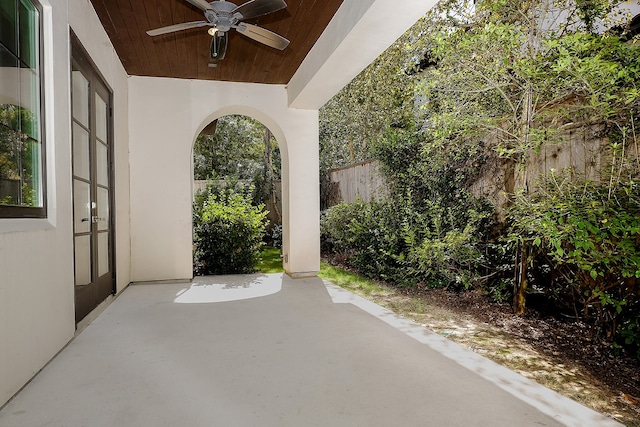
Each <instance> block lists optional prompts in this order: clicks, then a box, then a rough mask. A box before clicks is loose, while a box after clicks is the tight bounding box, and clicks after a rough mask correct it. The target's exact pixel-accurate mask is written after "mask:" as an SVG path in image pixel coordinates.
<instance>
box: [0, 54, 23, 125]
mask: <svg viewBox="0 0 640 427" xmlns="http://www.w3.org/2000/svg"><path fill="white" fill-rule="evenodd" d="M18 106H20V68H18V60H17V59H16V58H15V57H14V56H13V55H12V54H11V53H10V52H9V51H8V50H6V49H5V48H4V47H2V46H0V109H1V112H0V123H1V124H3V125H5V126H7V127H8V128H9V129H13V130H17V131H19V130H20V115H19V109H18Z"/></svg>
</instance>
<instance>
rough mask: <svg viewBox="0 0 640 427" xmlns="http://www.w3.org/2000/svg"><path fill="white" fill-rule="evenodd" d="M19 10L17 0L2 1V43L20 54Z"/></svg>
mask: <svg viewBox="0 0 640 427" xmlns="http://www.w3.org/2000/svg"><path fill="white" fill-rule="evenodd" d="M17 24H18V10H17V8H16V1H15V0H2V1H0V43H2V44H3V45H5V47H6V48H7V49H9V50H10V51H11V52H13V54H14V55H18V38H17V37H16V34H17V31H18V25H17Z"/></svg>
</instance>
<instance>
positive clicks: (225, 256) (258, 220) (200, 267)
mask: <svg viewBox="0 0 640 427" xmlns="http://www.w3.org/2000/svg"><path fill="white" fill-rule="evenodd" d="M201 198H204V201H203V202H201V204H199V203H196V204H195V206H194V227H193V232H194V237H193V242H194V264H195V268H196V273H197V274H229V273H232V274H235V273H252V272H253V271H255V268H256V266H257V265H258V262H259V261H260V249H261V247H262V246H263V243H262V240H263V237H264V235H265V231H266V223H267V219H266V216H267V214H268V212H266V211H265V210H264V205H259V206H253V205H252V204H251V199H250V197H249V196H248V195H247V194H243V193H241V192H237V191H235V190H234V189H233V188H225V189H222V190H216V189H215V188H213V187H210V188H209V191H208V192H207V193H206V194H205V195H201Z"/></svg>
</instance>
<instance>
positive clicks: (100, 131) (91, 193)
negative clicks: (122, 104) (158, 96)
mask: <svg viewBox="0 0 640 427" xmlns="http://www.w3.org/2000/svg"><path fill="white" fill-rule="evenodd" d="M71 63H72V68H71V69H72V71H71V104H72V107H71V112H72V136H73V140H72V152H73V213H74V218H73V228H74V229H73V240H74V258H75V313H76V322H78V321H80V320H82V319H83V318H84V317H85V316H86V315H87V314H89V312H91V310H93V309H94V308H95V307H97V306H98V305H99V304H100V303H101V302H102V301H104V300H105V299H106V298H107V297H108V296H109V295H110V294H112V293H113V292H114V288H115V286H114V285H115V280H114V277H115V275H114V274H113V225H112V224H113V220H112V215H111V212H112V209H111V205H112V203H111V202H112V200H113V194H112V193H113V186H112V184H111V183H112V179H111V174H112V171H111V157H112V139H113V138H112V126H111V111H112V109H111V98H112V97H111V93H110V92H109V90H108V89H107V87H106V85H105V84H104V83H103V82H102V80H101V79H100V76H99V75H98V74H97V72H96V71H95V69H94V68H93V66H92V64H91V62H90V61H89V59H88V57H87V56H86V54H85V53H84V51H83V50H82V48H81V47H80V46H79V43H78V42H77V41H75V40H74V42H73V43H72V59H71Z"/></svg>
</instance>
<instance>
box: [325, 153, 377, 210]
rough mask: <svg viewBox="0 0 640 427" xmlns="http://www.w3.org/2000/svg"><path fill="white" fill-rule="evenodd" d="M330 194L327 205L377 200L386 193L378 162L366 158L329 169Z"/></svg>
mask: <svg viewBox="0 0 640 427" xmlns="http://www.w3.org/2000/svg"><path fill="white" fill-rule="evenodd" d="M329 180H330V182H331V187H332V194H331V197H329V202H328V205H330V206H333V205H337V204H339V203H343V202H346V203H351V202H355V201H356V199H357V198H360V199H361V200H362V201H363V202H372V201H378V200H380V198H381V197H383V196H384V195H385V194H386V193H387V187H386V183H385V180H384V177H383V176H382V174H381V173H380V163H379V162H378V161H377V160H368V161H364V162H360V163H357V164H353V165H349V166H345V167H342V168H338V169H331V170H330V171H329Z"/></svg>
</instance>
